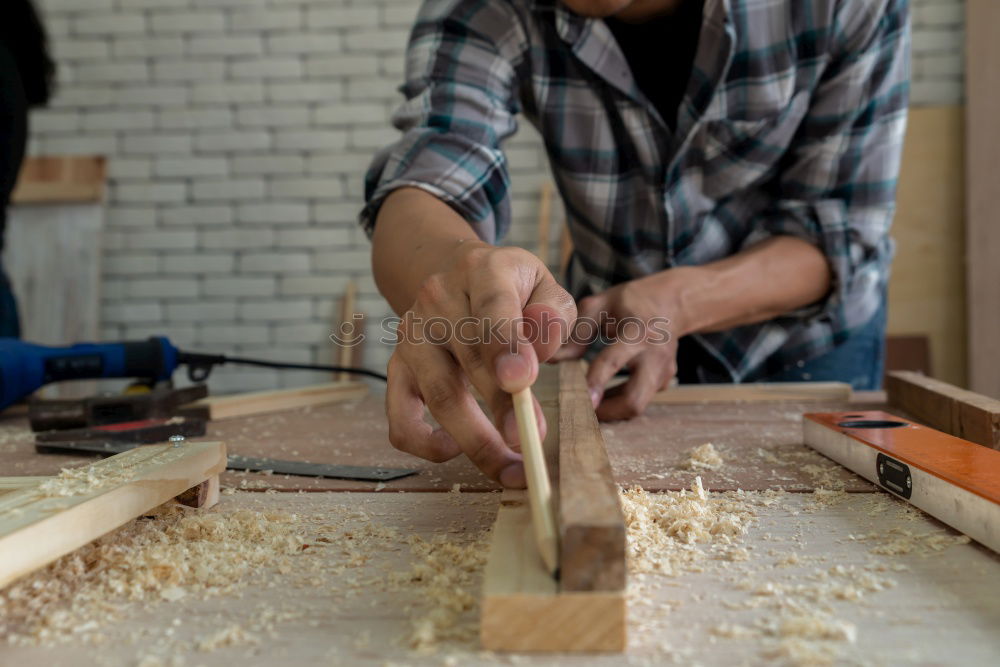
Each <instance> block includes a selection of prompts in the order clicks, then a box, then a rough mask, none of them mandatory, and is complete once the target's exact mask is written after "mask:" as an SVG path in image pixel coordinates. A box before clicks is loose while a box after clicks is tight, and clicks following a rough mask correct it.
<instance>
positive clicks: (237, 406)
mask: <svg viewBox="0 0 1000 667" xmlns="http://www.w3.org/2000/svg"><path fill="white" fill-rule="evenodd" d="M367 393H368V385H366V384H365V383H363V382H328V383H325V384H317V385H312V386H309V387H295V388H292V389H279V390H276V391H255V392H248V393H245V394H233V395H231V396H209V397H207V398H202V399H200V400H197V401H195V402H194V403H189V404H188V405H185V406H182V407H181V408H180V414H182V415H184V416H189V417H199V418H202V419H210V420H215V419H228V418H231V417H245V416H248V415H259V414H266V413H269V412H279V411H281V410H291V409H294V408H303V407H308V406H313V405H326V404H328V403H339V402H341V401H349V400H353V399H356V398H362V397H363V396H365V395H366V394H367Z"/></svg>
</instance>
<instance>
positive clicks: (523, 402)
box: [513, 388, 559, 575]
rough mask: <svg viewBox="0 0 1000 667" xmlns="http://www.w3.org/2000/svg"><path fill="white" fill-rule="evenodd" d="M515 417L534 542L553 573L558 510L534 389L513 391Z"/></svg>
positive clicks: (555, 558) (557, 540) (555, 569)
mask: <svg viewBox="0 0 1000 667" xmlns="http://www.w3.org/2000/svg"><path fill="white" fill-rule="evenodd" d="M513 397H514V416H515V417H516V419H517V431H518V434H519V435H520V436H521V454H522V455H523V456H524V473H525V478H526V480H527V482H528V503H529V504H530V505H531V523H532V524H533V526H534V530H535V541H536V542H537V544H538V551H539V553H540V554H541V556H542V561H544V563H545V567H546V568H548V571H549V572H551V573H552V574H553V575H555V574H556V571H557V570H558V568H559V534H558V533H557V532H556V513H555V507H554V505H553V496H552V484H551V483H550V482H549V472H548V469H547V467H546V465H545V452H544V450H543V449H542V439H541V437H540V436H539V434H538V420H537V419H536V417H535V405H534V400H533V399H532V395H531V389H530V388H525V389H522V390H521V391H519V392H516V393H515V394H513Z"/></svg>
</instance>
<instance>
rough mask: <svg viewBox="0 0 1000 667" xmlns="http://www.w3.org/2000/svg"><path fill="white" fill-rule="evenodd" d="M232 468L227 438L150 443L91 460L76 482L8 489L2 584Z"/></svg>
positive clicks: (3, 508) (0, 509)
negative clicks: (176, 443) (228, 466)
mask: <svg viewBox="0 0 1000 667" xmlns="http://www.w3.org/2000/svg"><path fill="white" fill-rule="evenodd" d="M225 469H226V446H225V444H224V443H221V442H189V443H185V444H183V445H182V446H179V447H175V446H173V445H148V446H145V447H139V448H136V449H133V450H130V451H128V452H125V453H123V454H118V455H116V456H112V457H111V458H108V459H104V460H102V461H99V462H97V463H94V464H92V465H90V466H87V468H86V469H84V470H85V471H86V473H85V474H81V475H78V476H74V479H80V480H86V481H80V482H78V483H77V484H76V485H71V484H72V483H71V482H69V481H62V482H61V478H49V479H50V480H52V481H43V482H39V483H37V484H34V485H32V486H29V487H25V488H22V489H21V490H19V491H14V492H12V493H6V494H3V496H0V588H2V587H3V586H6V585H7V584H9V583H10V582H12V581H14V580H15V579H17V578H18V577H21V576H23V575H25V574H27V573H29V572H31V571H33V570H37V569H39V568H41V567H43V566H45V565H47V564H48V563H51V562H52V561H54V560H55V559H57V558H59V557H60V556H63V555H65V554H67V553H69V552H70V551H73V550H74V549H77V548H79V547H81V546H83V545H84V544H86V543H87V542H90V541H91V540H94V539H97V538H98V537H100V536H102V535H104V534H106V533H109V532H111V531H112V530H114V529H115V528H118V527H119V526H121V525H123V524H124V523H126V522H128V521H130V520H131V519H134V518H135V517H137V516H140V515H142V514H143V513H145V512H148V511H150V510H151V509H153V508H155V507H157V506H159V505H162V504H163V503H165V502H167V501H168V500H170V499H171V498H174V497H176V496H177V495H179V494H181V493H183V492H184V491H186V490H187V489H190V488H192V487H195V486H198V485H199V484H201V483H202V482H204V481H205V480H208V479H210V478H212V477H217V476H218V474H219V473H220V472H222V471H223V470H225ZM60 482H61V483H62V487H61V489H52V488H47V487H50V486H51V485H52V484H60ZM57 494H58V495H57Z"/></svg>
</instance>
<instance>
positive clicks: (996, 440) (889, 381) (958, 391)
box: [886, 371, 1000, 449]
mask: <svg viewBox="0 0 1000 667" xmlns="http://www.w3.org/2000/svg"><path fill="white" fill-rule="evenodd" d="M886 389H888V393H889V405H891V406H892V407H895V408H899V409H900V410H903V411H904V412H906V413H907V414H909V415H911V416H913V417H915V418H916V419H918V420H920V421H922V422H924V423H925V424H927V425H928V426H931V427H933V428H936V429H939V430H941V431H944V432H945V433H950V434H951V435H954V436H956V437H958V438H963V439H964V440H970V441H972V442H974V443H976V444H979V445H983V446H985V447H990V448H992V449H1000V401H998V400H995V399H992V398H989V397H988V396H982V395H981V394H977V393H975V392H972V391H968V390H966V389H962V388H961V387H956V386H954V385H950V384H948V383H947V382H941V381H940V380H935V379H934V378H929V377H926V376H923V375H920V374H919V373H913V372H911V371H895V372H892V373H889V375H888V376H887V377H886Z"/></svg>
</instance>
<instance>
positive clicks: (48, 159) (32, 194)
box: [11, 155, 107, 204]
mask: <svg viewBox="0 0 1000 667" xmlns="http://www.w3.org/2000/svg"><path fill="white" fill-rule="evenodd" d="M106 171H107V169H106V160H105V159H104V158H103V157H100V156H96V155H74V156H42V157H29V158H27V159H25V161H24V164H23V166H22V167H21V173H20V175H19V177H18V181H17V187H15V188H14V192H13V193H12V194H11V203H13V204H51V203H61V204H68V203H74V204H82V203H94V202H100V201H102V200H103V199H104V189H105V184H106V181H107V177H106Z"/></svg>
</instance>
